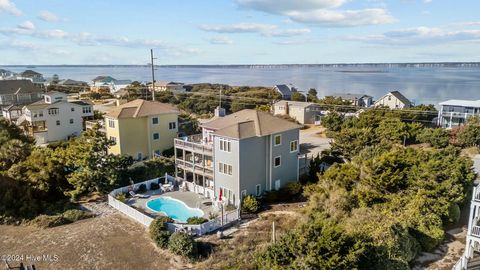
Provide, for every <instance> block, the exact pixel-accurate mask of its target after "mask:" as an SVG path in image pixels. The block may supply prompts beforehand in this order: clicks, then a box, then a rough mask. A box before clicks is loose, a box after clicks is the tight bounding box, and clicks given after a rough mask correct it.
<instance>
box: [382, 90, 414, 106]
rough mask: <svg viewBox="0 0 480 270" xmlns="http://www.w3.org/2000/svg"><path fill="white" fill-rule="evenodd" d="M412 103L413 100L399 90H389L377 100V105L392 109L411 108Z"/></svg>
mask: <svg viewBox="0 0 480 270" xmlns="http://www.w3.org/2000/svg"><path fill="white" fill-rule="evenodd" d="M412 105H413V104H412V102H411V101H410V100H408V98H406V97H405V96H404V95H402V93H400V92H398V91H392V92H389V93H387V94H386V95H385V96H383V97H381V98H380V99H378V100H377V101H375V107H388V108H390V109H403V108H410V107H412Z"/></svg>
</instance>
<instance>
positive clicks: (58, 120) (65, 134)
mask: <svg viewBox="0 0 480 270" xmlns="http://www.w3.org/2000/svg"><path fill="white" fill-rule="evenodd" d="M88 118H93V103H91V102H90V101H87V100H78V101H68V100H67V95H66V94H64V93H60V92H55V91H52V92H48V93H46V94H44V96H43V99H42V100H40V101H37V102H34V103H32V104H29V105H26V106H24V107H23V109H22V115H21V116H20V117H19V118H18V119H17V120H16V123H17V125H19V126H20V127H22V128H23V130H24V131H25V132H26V133H27V134H29V135H31V136H33V137H34V138H35V139H36V142H37V144H45V143H49V142H54V141H60V140H66V139H69V138H71V137H75V136H78V135H80V133H81V132H82V131H83V130H84V121H85V119H88ZM11 120H12V119H11Z"/></svg>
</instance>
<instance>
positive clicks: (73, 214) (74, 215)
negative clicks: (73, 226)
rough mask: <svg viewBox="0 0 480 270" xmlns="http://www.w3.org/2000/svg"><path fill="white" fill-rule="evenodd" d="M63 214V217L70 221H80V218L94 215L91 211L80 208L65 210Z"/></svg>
mask: <svg viewBox="0 0 480 270" xmlns="http://www.w3.org/2000/svg"><path fill="white" fill-rule="evenodd" d="M62 216H63V218H65V219H66V220H68V221H69V222H75V221H78V220H82V219H86V218H89V217H91V216H92V215H91V214H90V213H87V212H85V211H82V210H79V209H70V210H67V211H65V212H64V213H63V214H62Z"/></svg>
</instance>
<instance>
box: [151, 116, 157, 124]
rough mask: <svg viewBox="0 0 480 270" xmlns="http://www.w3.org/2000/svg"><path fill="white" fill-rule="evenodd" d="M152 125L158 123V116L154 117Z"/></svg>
mask: <svg viewBox="0 0 480 270" xmlns="http://www.w3.org/2000/svg"><path fill="white" fill-rule="evenodd" d="M152 125H158V117H153V118H152Z"/></svg>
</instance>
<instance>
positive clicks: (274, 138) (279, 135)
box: [273, 134, 282, 146]
mask: <svg viewBox="0 0 480 270" xmlns="http://www.w3.org/2000/svg"><path fill="white" fill-rule="evenodd" d="M277 137H280V143H279V144H277V143H276V141H277ZM280 145H282V134H278V135H275V136H273V146H280Z"/></svg>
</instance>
